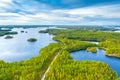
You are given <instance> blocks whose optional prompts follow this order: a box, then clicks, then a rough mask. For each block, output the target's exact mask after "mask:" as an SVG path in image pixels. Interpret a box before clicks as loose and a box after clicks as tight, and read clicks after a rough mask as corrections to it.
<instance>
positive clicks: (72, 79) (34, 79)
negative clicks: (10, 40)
mask: <svg viewBox="0 0 120 80" xmlns="http://www.w3.org/2000/svg"><path fill="white" fill-rule="evenodd" d="M42 32H43V33H46V32H49V34H54V35H56V36H55V37H54V38H53V39H54V40H56V41H58V43H51V44H49V45H48V46H46V47H45V48H42V49H41V50H40V54H39V55H38V56H36V57H33V58H30V59H28V60H23V61H20V62H12V63H8V62H4V61H2V60H1V61H0V80H3V79H4V80H40V79H41V78H42V77H43V74H44V73H45V71H46V70H47V68H48V67H49V65H50V64H51V62H52V60H53V59H54V57H55V56H56V55H57V57H56V59H55V61H54V62H53V64H52V65H51V66H50V70H49V71H48V73H47V75H46V80H119V79H118V76H117V74H116V72H114V71H113V70H112V69H111V68H110V67H109V65H107V64H105V63H103V62H98V61H86V60H85V61H77V60H72V57H71V56H70V54H69V52H72V51H77V50H86V49H87V50H88V51H91V52H95V51H96V47H98V45H96V44H94V43H90V42H85V41H101V42H100V44H99V47H100V48H103V49H105V50H106V54H110V55H111V53H110V52H111V51H113V53H112V56H113V54H116V55H117V56H119V55H118V52H119V50H120V48H119V47H120V46H119V45H120V41H119V40H120V33H113V32H100V31H92V30H87V31H86V30H76V29H67V30H57V29H48V30H46V31H42ZM28 41H30V42H34V41H36V39H35V38H30V39H28ZM115 44H117V45H115ZM110 45H111V46H110ZM116 49H117V50H116ZM115 52H116V53H115Z"/></svg>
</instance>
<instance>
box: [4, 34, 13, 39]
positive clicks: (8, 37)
mask: <svg viewBox="0 0 120 80" xmlns="http://www.w3.org/2000/svg"><path fill="white" fill-rule="evenodd" d="M11 38H13V36H9V35H7V36H6V37H5V39H11Z"/></svg>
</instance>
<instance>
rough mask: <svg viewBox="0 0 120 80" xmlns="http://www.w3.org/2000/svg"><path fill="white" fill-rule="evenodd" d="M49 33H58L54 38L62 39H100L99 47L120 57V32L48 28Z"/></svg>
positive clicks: (107, 53)
mask: <svg viewBox="0 0 120 80" xmlns="http://www.w3.org/2000/svg"><path fill="white" fill-rule="evenodd" d="M46 31H47V32H49V34H54V35H56V36H55V37H54V38H53V39H54V40H56V41H60V40H61V39H69V40H82V41H98V42H100V44H99V47H100V48H102V49H105V51H106V53H105V54H106V55H107V56H114V57H118V58H120V33H116V32H100V31H92V30H88V31H86V30H74V29H72V30H71V29H67V30H60V29H49V30H46Z"/></svg>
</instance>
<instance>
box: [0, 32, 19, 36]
mask: <svg viewBox="0 0 120 80" xmlns="http://www.w3.org/2000/svg"><path fill="white" fill-rule="evenodd" d="M7 34H11V35H12V34H18V33H17V32H14V31H12V32H9V31H0V36H4V35H7Z"/></svg>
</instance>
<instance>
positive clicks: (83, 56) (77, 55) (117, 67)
mask: <svg viewBox="0 0 120 80" xmlns="http://www.w3.org/2000/svg"><path fill="white" fill-rule="evenodd" d="M104 53H105V51H104V50H100V49H97V53H91V52H87V51H86V50H80V51H76V52H72V53H70V55H71V56H72V57H73V59H74V60H96V61H101V62H104V63H106V64H109V65H110V67H111V68H112V69H113V70H114V71H116V72H117V74H118V76H119V77H120V59H118V58H114V57H108V56H105V55H104Z"/></svg>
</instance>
